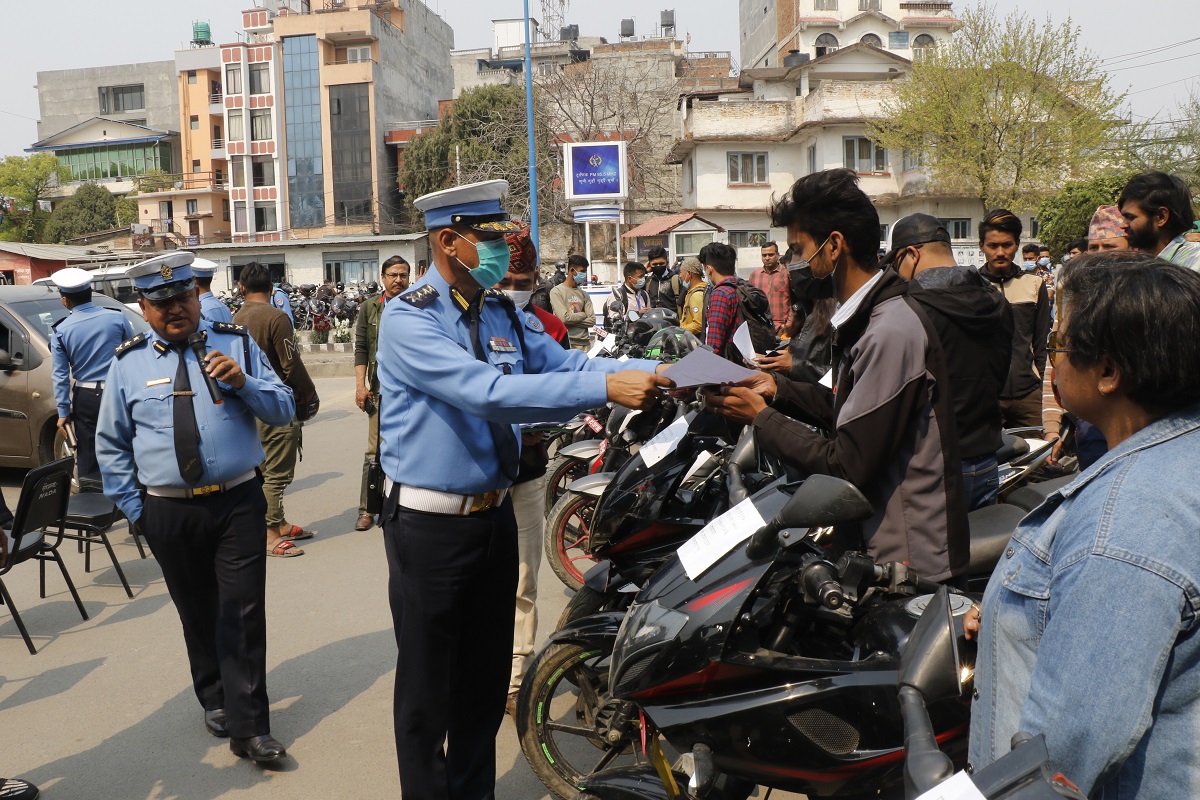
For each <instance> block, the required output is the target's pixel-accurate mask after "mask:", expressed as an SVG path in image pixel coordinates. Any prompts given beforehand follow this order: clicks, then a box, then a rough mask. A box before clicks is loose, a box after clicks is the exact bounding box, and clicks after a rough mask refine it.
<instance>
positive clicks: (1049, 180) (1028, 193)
mask: <svg viewBox="0 0 1200 800" xmlns="http://www.w3.org/2000/svg"><path fill="white" fill-rule="evenodd" d="M962 21H963V28H962V29H961V30H960V31H958V33H956V34H955V36H954V37H953V38H952V39H951V40H950V41H949V42H948V43H946V44H943V45H941V46H939V47H938V48H936V49H934V50H932V51H931V52H929V53H927V54H924V55H922V56H919V57H918V58H916V59H915V60H914V62H913V70H912V74H911V76H910V77H909V79H908V80H906V81H903V82H901V83H900V84H899V85H898V86H897V88H896V95H895V99H894V100H892V101H889V102H887V103H885V109H884V119H882V120H881V121H880V122H878V123H876V124H874V125H873V126H872V136H873V137H874V138H876V139H877V140H878V141H879V142H880V143H881V144H883V145H884V146H886V147H889V148H892V149H893V151H894V152H896V153H899V152H901V151H910V152H914V153H920V154H921V155H922V156H923V158H924V162H925V164H926V167H927V171H928V173H929V175H930V177H931V180H932V183H933V187H934V189H935V190H940V191H949V192H953V193H963V194H967V195H969V196H972V197H975V198H977V199H978V200H979V203H980V205H981V206H982V207H983V208H984V209H990V208H995V207H997V206H1007V207H1012V208H1016V209H1022V208H1032V207H1034V206H1036V205H1037V203H1038V201H1039V200H1040V199H1041V198H1043V197H1045V196H1046V195H1048V194H1050V193H1052V192H1054V191H1055V190H1056V189H1057V188H1058V187H1061V186H1062V185H1063V183H1064V182H1065V181H1070V180H1084V179H1086V178H1087V177H1089V176H1091V175H1095V174H1097V173H1100V172H1103V171H1106V170H1107V169H1108V168H1110V167H1111V166H1112V156H1111V153H1112V145H1113V144H1114V142H1115V141H1116V140H1117V139H1119V138H1120V137H1121V136H1122V135H1124V133H1125V130H1126V127H1125V126H1120V125H1118V124H1117V123H1118V120H1117V115H1118V108H1119V106H1120V104H1121V103H1122V101H1123V100H1124V95H1123V94H1119V93H1117V92H1116V91H1114V90H1113V88H1112V86H1111V83H1110V78H1109V76H1108V74H1107V72H1106V71H1105V70H1104V67H1103V64H1102V63H1101V62H1100V60H1099V59H1098V58H1097V57H1096V55H1095V54H1094V53H1093V52H1091V51H1090V50H1088V49H1087V48H1086V47H1084V46H1083V41H1082V32H1081V29H1080V28H1079V27H1078V26H1076V25H1074V24H1073V23H1072V22H1071V20H1070V19H1068V20H1067V21H1066V22H1062V23H1059V22H1055V21H1054V20H1053V19H1051V18H1049V17H1047V18H1046V19H1043V20H1039V19H1035V18H1034V17H1033V16H1031V15H1028V14H1025V13H1023V12H1021V11H1012V12H1010V13H1008V14H1007V15H1006V16H1005V17H1004V18H1003V19H1001V18H1000V17H998V16H997V13H996V11H995V9H994V8H993V7H992V6H988V5H980V6H976V7H974V8H970V9H967V10H966V11H965V12H964V13H963V14H962Z"/></svg>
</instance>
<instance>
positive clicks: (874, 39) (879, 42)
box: [859, 33, 883, 47]
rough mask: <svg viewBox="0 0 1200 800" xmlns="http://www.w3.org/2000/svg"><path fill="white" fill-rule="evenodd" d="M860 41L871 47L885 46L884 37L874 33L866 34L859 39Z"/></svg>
mask: <svg viewBox="0 0 1200 800" xmlns="http://www.w3.org/2000/svg"><path fill="white" fill-rule="evenodd" d="M859 41H860V42H862V43H863V44H865V45H870V46H871V47H883V39H880V38H879V37H878V36H876V35H875V34H873V33H868V34H866V35H865V36H863V37H862V38H861V39H859Z"/></svg>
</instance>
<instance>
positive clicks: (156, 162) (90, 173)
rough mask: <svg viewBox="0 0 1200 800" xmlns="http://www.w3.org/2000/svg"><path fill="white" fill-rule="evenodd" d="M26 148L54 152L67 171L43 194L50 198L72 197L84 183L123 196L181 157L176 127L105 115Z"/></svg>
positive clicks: (172, 168)
mask: <svg viewBox="0 0 1200 800" xmlns="http://www.w3.org/2000/svg"><path fill="white" fill-rule="evenodd" d="M27 151H28V152H31V153H36V152H49V153H53V154H54V155H55V156H57V157H58V161H59V163H60V164H62V165H63V166H65V167H67V168H68V170H69V171H70V177H69V178H68V180H67V181H66V182H65V183H63V184H60V185H58V186H56V187H53V188H52V189H51V190H50V191H48V192H47V195H46V196H47V197H50V198H52V201H53V200H55V199H61V198H64V197H70V196H71V195H73V194H74V193H75V190H76V189H78V188H79V186H80V185H82V184H83V183H85V182H91V183H98V184H101V185H103V186H104V187H105V188H107V189H108V190H109V191H111V192H112V193H113V194H116V195H126V194H128V193H129V192H131V191H133V190H134V189H136V188H137V186H138V182H139V179H140V178H142V177H144V176H146V175H147V174H150V173H154V174H158V173H162V174H163V175H169V174H170V173H172V172H174V171H175V169H176V166H175V165H177V164H178V163H179V159H180V155H179V152H180V150H179V134H178V133H177V132H176V131H174V130H169V129H159V128H151V127H149V126H147V125H143V124H139V123H134V122H126V121H122V120H113V119H109V118H107V117H90V118H88V119H87V120H84V121H83V122H80V123H78V124H76V125H74V126H72V127H70V128H67V129H65V130H62V131H59V132H57V133H54V134H52V135H50V136H47V137H46V138H44V139H40V140H39V141H37V142H34V143H33V145H32V146H31V147H29V148H27Z"/></svg>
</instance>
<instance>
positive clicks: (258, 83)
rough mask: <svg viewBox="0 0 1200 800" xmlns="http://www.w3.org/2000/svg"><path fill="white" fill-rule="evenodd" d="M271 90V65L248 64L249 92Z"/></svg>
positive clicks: (259, 92)
mask: <svg viewBox="0 0 1200 800" xmlns="http://www.w3.org/2000/svg"><path fill="white" fill-rule="evenodd" d="M270 92H271V65H270V64H251V65H250V94H269V93H270Z"/></svg>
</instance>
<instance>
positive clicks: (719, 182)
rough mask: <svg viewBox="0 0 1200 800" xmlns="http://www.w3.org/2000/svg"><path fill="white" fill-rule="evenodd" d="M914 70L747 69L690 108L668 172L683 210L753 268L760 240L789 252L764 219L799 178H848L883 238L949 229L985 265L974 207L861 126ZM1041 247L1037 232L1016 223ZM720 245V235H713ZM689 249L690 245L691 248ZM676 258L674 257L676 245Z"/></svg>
mask: <svg viewBox="0 0 1200 800" xmlns="http://www.w3.org/2000/svg"><path fill="white" fill-rule="evenodd" d="M911 65H912V62H910V61H909V60H908V59H906V58H904V57H903V56H900V55H898V54H896V53H894V52H890V51H888V50H886V49H880V48H877V47H874V46H871V45H867V44H862V43H857V44H853V45H850V46H849V47H844V48H840V49H839V50H837V51H835V52H833V53H829V54H826V55H823V56H820V57H818V58H815V59H812V60H810V61H806V62H803V63H801V64H799V65H797V66H793V67H771V68H764V69H757V70H753V69H752V70H744V71H743V72H742V74H741V77H740V81H741V91H740V92H739V93H726V94H724V95H721V96H720V97H717V98H711V97H709V96H690V97H685V98H684V100H683V101H682V103H681V108H682V110H683V121H682V125H681V128H680V132H679V133H680V135H679V137H678V139H677V140H676V141H675V144H674V146H673V147H672V148H671V151H670V154H669V156H668V161H669V162H670V163H672V164H678V165H679V166H680V167H681V168H682V183H683V190H682V198H683V207H684V209H685V210H687V211H693V212H695V213H696V214H697V215H699V217H700V218H702V219H703V220H705V221H707V222H708V223H710V224H711V225H712V226H713V227H714V228H716V227H719V228H724V229H725V233H724V235H723V238H724V240H725V241H728V242H729V243H730V244H733V245H734V246H735V247H737V248H738V249H739V251H740V252H739V264H740V265H741V266H743V267H756V266H758V264H759V258H758V255H759V253H758V247H759V245H761V244H762V242H764V241H770V240H775V241H778V242H782V241H785V239H786V237H785V235H784V234H785V232H784V231H783V230H781V229H778V228H772V227H771V226H770V221H769V217H768V214H767V211H766V209H767V208H768V207H769V205H770V202H771V198H772V197H778V196H780V195H781V194H783V193H784V192H785V191H786V190H787V189H788V188H789V187H790V186H791V185H792V183H793V182H795V180H796V179H797V178H800V177H802V176H804V175H808V174H810V173H813V172H817V171H820V170H825V169H832V168H837V167H845V168H848V169H851V170H853V171H855V172H856V173H858V175H859V177H860V181H861V183H860V185H861V186H862V188H863V190H864V191H865V192H866V193H867V194H868V195H870V197H871V198H872V200H873V201H874V203H875V206H876V208H877V210H878V211H879V216H880V223H881V230H880V234H881V237H882V238H883V239H884V240H885V241H886V239H887V234H888V231H889V230H890V227H891V225H892V224H893V223H894V222H896V220H898V219H899V218H901V217H903V216H906V215H908V214H911V213H914V212H918V211H920V212H924V213H927V214H932V215H933V216H936V217H939V218H941V219H942V220H944V221H945V223H946V226H947V229H948V230H949V232H950V235H951V236H952V237H953V238H954V240H955V250H956V253H957V255H958V257H959V263H962V264H981V263H982V257H981V255H980V253H979V251H978V245H977V239H976V229H977V226H978V223H979V222H980V219H981V214H982V212H981V209H980V208H979V203H978V201H977V200H974V199H971V198H965V197H959V196H952V195H946V194H942V193H938V192H936V191H934V190H932V189H931V187H930V184H929V180H928V178H927V176H926V175H925V174H924V172H922V171H921V169H920V166H919V164H918V161H917V159H916V158H915V157H913V155H912V154H907V153H900V152H894V151H890V150H888V149H886V148H883V147H881V146H880V145H878V144H876V143H875V142H873V141H871V139H870V138H869V136H868V134H867V125H866V123H867V121H868V120H869V119H871V118H873V117H876V116H878V115H879V114H880V113H881V109H882V107H883V104H884V103H885V101H886V100H887V99H888V98H890V97H891V96H893V93H894V91H895V86H896V82H897V81H899V80H903V79H904V77H905V76H906V75H907V74H908V72H909V71H910V69H911ZM1021 216H1022V217H1023V218H1024V219H1023V221H1024V222H1025V223H1026V230H1030V231H1031V235H1032V236H1036V221H1035V220H1034V219H1033V217H1032V216H1031V215H1030V214H1029V213H1028V212H1026V213H1022V214H1021ZM711 235H712V236H714V237H716V238H717V240H721V238H722V235H721V234H720V233H719V232H717V231H713V233H712V234H711ZM695 243H696V242H695V241H693V240H689V241H688V248H693V247H694V245H695ZM675 252H676V253H681V252H682V251H680V250H679V248H678V244H677V243H676V246H675Z"/></svg>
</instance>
